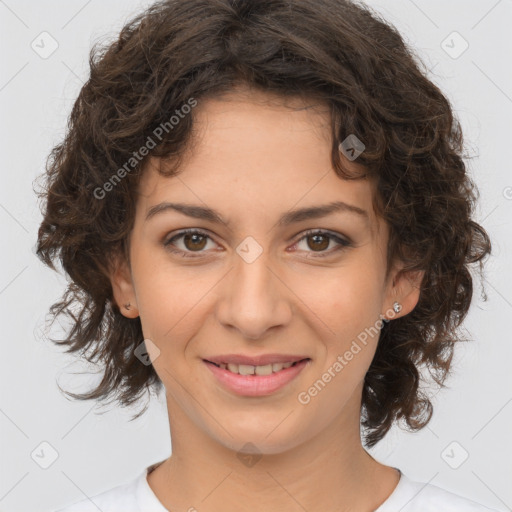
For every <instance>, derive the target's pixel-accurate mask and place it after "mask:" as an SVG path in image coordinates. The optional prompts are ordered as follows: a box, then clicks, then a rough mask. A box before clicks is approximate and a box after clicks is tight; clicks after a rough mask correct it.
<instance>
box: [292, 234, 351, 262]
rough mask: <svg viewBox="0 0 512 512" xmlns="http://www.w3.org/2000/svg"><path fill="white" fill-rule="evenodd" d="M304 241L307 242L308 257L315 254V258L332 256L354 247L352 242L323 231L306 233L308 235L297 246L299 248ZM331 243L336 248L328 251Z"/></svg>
mask: <svg viewBox="0 0 512 512" xmlns="http://www.w3.org/2000/svg"><path fill="white" fill-rule="evenodd" d="M303 241H305V242H306V248H305V249H304V250H305V251H306V253H309V254H308V256H309V255H310V254H311V253H313V257H315V258H322V257H325V256H331V255H333V254H334V253H336V252H339V251H341V250H343V249H346V248H348V247H352V242H350V241H349V240H345V239H343V238H341V237H340V236H337V235H335V234H334V233H330V232H328V231H321V230H315V231H308V232H306V234H305V235H304V236H303V237H302V238H301V239H300V240H299V241H298V242H296V244H295V245H296V246H299V245H300V244H301V242H303ZM331 242H334V245H335V247H334V248H333V249H331V250H329V251H327V250H326V249H327V248H328V247H329V245H330V243H331ZM336 245H337V247H336ZM315 253H316V254H315Z"/></svg>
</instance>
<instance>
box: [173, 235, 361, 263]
mask: <svg viewBox="0 0 512 512" xmlns="http://www.w3.org/2000/svg"><path fill="white" fill-rule="evenodd" d="M185 235H201V236H204V237H206V238H209V239H210V240H212V241H213V239H212V238H211V236H210V235H208V233H206V232H204V231H202V230H200V229H185V230H183V231H180V232H179V233H177V234H176V235H174V236H173V237H172V238H170V239H168V240H167V241H165V242H164V243H163V245H164V247H165V248H166V249H167V250H169V251H170V252H172V253H175V254H180V255H181V256H182V257H184V258H198V257H200V255H201V253H202V252H204V251H182V250H181V249H173V248H171V246H172V245H173V244H172V242H174V241H175V240H178V239H179V238H182V237H183V236H185ZM314 235H322V236H327V237H328V238H330V239H331V240H334V241H335V242H336V243H338V244H339V245H338V247H337V248H335V249H334V250H330V251H323V252H318V253H315V251H310V252H313V253H314V256H313V257H314V258H326V257H328V256H331V255H332V253H333V252H338V251H340V250H343V249H344V248H346V247H352V243H351V242H350V241H348V240H344V239H343V238H340V237H339V236H337V235H335V234H333V233H331V232H330V231H324V230H321V229H312V230H308V231H306V232H305V233H304V235H303V236H302V237H301V238H300V239H299V240H297V241H296V242H295V243H294V244H293V245H296V244H298V243H300V242H302V240H304V239H305V238H307V237H309V236H314ZM196 254H197V256H196ZM308 257H309V256H308Z"/></svg>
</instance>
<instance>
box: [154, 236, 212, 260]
mask: <svg viewBox="0 0 512 512" xmlns="http://www.w3.org/2000/svg"><path fill="white" fill-rule="evenodd" d="M209 240H212V239H211V237H210V236H209V235H208V234H207V233H204V232H203V231H199V230H197V229H187V230H185V231H181V232H180V233H178V234H177V235H175V236H173V237H172V238H170V239H168V240H167V241H165V242H163V246H164V247H165V248H166V249H167V250H169V251H170V252H173V253H176V254H180V255H181V256H183V257H184V258H188V257H191V258H194V257H198V256H201V255H203V253H207V252H208V251H206V250H205V251H203V249H204V248H205V247H206V245H207V244H208V241H209ZM180 241H181V245H182V247H179V245H180V244H178V242H180ZM194 253H195V254H194Z"/></svg>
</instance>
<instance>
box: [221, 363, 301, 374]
mask: <svg viewBox="0 0 512 512" xmlns="http://www.w3.org/2000/svg"><path fill="white" fill-rule="evenodd" d="M292 364H293V363H272V364H266V365H264V366H252V365H249V364H233V363H228V364H224V363H222V364H220V365H219V366H220V367H221V368H224V369H225V370H229V371H230V372H232V373H238V374H240V375H270V374H271V373H276V372H279V371H281V370H282V369H284V368H290V366H291V365H292Z"/></svg>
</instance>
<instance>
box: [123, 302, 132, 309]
mask: <svg viewBox="0 0 512 512" xmlns="http://www.w3.org/2000/svg"><path fill="white" fill-rule="evenodd" d="M130 306H131V304H130V303H129V302H128V304H125V305H124V307H125V309H127V310H128V311H130Z"/></svg>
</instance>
